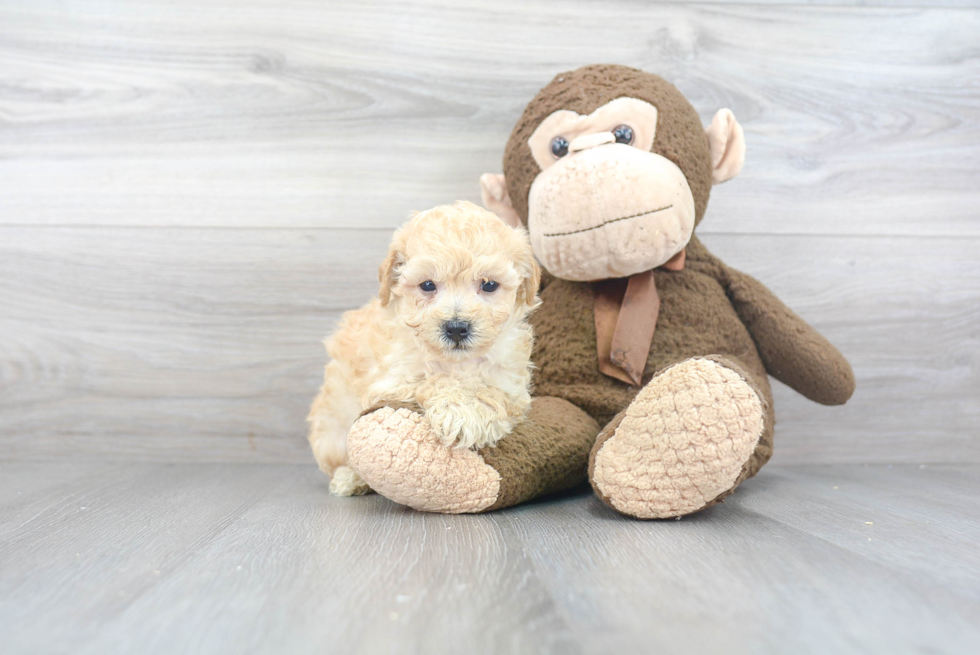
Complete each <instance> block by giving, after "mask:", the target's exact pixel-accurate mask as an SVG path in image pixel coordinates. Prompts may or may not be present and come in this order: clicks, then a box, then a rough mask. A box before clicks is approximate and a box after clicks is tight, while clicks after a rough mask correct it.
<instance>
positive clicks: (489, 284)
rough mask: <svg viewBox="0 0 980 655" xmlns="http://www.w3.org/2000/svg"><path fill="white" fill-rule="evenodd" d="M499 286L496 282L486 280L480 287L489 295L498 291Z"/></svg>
mask: <svg viewBox="0 0 980 655" xmlns="http://www.w3.org/2000/svg"><path fill="white" fill-rule="evenodd" d="M499 286H500V285H499V284H497V283H496V282H494V281H493V280H485V281H484V282H483V284H481V285H480V288H481V289H483V290H484V291H486V292H487V293H493V292H494V291H496V290H497V287H499Z"/></svg>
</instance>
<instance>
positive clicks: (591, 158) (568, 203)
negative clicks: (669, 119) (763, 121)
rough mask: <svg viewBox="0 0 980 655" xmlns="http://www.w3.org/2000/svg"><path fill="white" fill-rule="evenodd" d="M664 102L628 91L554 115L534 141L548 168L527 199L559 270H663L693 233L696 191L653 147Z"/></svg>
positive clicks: (533, 227) (608, 273)
mask: <svg viewBox="0 0 980 655" xmlns="http://www.w3.org/2000/svg"><path fill="white" fill-rule="evenodd" d="M656 127H657V109H656V107H654V106H653V105H651V104H649V103H646V102H643V101H642V100H636V99H634V98H619V99H617V100H613V101H612V102H609V103H607V104H605V105H603V106H602V107H600V108H599V109H597V110H596V111H594V112H592V113H591V114H589V115H587V116H582V115H579V114H577V113H575V112H572V111H568V110H560V111H557V112H555V113H553V114H551V115H550V116H548V117H547V118H546V119H545V120H544V121H543V122H542V123H541V124H540V125H539V126H538V128H537V129H536V130H535V131H534V134H532V135H531V138H530V139H529V141H528V145H529V146H530V148H531V153H532V155H533V156H534V159H535V161H536V162H537V164H538V166H539V167H540V168H541V173H540V174H539V175H538V176H537V177H536V178H535V180H534V182H533V184H532V185H531V190H530V194H529V196H528V230H529V232H530V236H531V244H532V246H533V248H534V253H535V255H537V257H538V259H539V260H540V261H541V263H542V265H543V266H544V267H545V268H546V269H548V271H550V272H551V273H552V274H553V275H555V276H556V277H560V278H564V279H566V280H573V281H582V282H585V281H591V280H602V279H607V278H616V277H626V276H629V275H632V274H634V273H639V272H641V271H646V270H650V269H653V268H656V267H658V266H660V265H662V264H664V263H665V262H667V261H668V260H669V259H670V258H671V257H673V256H674V255H675V254H677V253H678V252H680V250H681V249H683V248H684V246H686V245H687V242H688V241H689V240H690V238H691V234H692V233H693V231H694V223H695V207H694V197H693V195H692V193H691V187H690V185H689V184H688V182H687V178H686V177H685V176H684V174H683V173H682V172H681V170H680V168H678V167H677V166H676V165H675V164H674V163H673V162H671V161H670V160H668V159H667V158H665V157H663V156H661V155H659V154H656V153H654V152H651V151H650V150H651V148H652V147H653V142H654V139H655V137H656Z"/></svg>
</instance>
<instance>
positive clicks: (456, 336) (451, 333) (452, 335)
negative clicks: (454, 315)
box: [442, 319, 470, 345]
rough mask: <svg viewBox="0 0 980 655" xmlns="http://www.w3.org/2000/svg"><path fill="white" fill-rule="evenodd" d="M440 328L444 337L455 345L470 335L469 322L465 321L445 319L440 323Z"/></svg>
mask: <svg viewBox="0 0 980 655" xmlns="http://www.w3.org/2000/svg"><path fill="white" fill-rule="evenodd" d="M442 330H443V332H444V333H445V335H446V337H447V338H448V339H449V340H450V341H452V342H453V343H455V344H456V345H459V344H460V343H462V342H463V341H466V340H467V339H468V338H469V337H470V324H469V323H468V322H466V321H457V320H455V319H453V320H451V321H446V322H445V323H443V324H442Z"/></svg>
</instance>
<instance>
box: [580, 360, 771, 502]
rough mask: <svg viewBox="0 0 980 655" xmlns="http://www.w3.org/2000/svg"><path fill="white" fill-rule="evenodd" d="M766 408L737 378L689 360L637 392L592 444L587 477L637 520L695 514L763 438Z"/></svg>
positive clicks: (725, 490) (717, 496) (727, 484)
mask: <svg viewBox="0 0 980 655" xmlns="http://www.w3.org/2000/svg"><path fill="white" fill-rule="evenodd" d="M764 416H765V408H764V406H763V403H762V401H761V400H760V397H759V394H758V393H757V392H756V391H755V389H754V387H753V386H752V385H751V384H750V383H749V382H748V381H747V380H746V379H745V378H744V377H743V376H742V375H740V374H739V373H738V372H736V371H734V370H732V369H731V368H729V367H727V366H724V365H723V364H720V363H719V362H717V361H714V360H712V359H702V358H695V359H688V360H685V361H683V362H681V363H679V364H676V365H674V366H671V367H670V368H668V369H666V370H664V371H663V372H662V373H660V374H659V375H658V376H657V377H655V378H653V379H652V380H651V381H650V382H649V384H647V385H646V386H645V387H644V388H643V389H641V390H640V392H639V394H637V396H636V398H635V399H634V400H633V402H632V403H631V404H630V405H629V407H627V408H626V409H625V410H624V411H623V412H620V414H619V415H618V416H617V417H616V418H615V419H613V420H612V421H611V422H610V423H609V425H607V426H606V428H605V429H604V430H603V431H602V433H601V434H600V435H599V438H598V439H597V440H596V444H595V447H594V448H593V450H592V456H591V457H590V459H589V479H590V480H591V482H592V487H593V488H594V489H595V492H596V494H597V495H598V496H599V497H600V498H601V499H602V500H603V502H605V503H606V504H608V505H610V506H611V507H613V508H614V509H616V510H618V511H619V512H622V513H623V514H628V515H630V516H635V517H637V518H642V519H662V518H670V517H676V516H683V515H686V514H691V513H693V512H697V511H698V510H701V509H704V508H705V507H708V506H710V505H713V504H714V503H716V502H718V501H719V500H721V499H722V498H723V497H724V496H727V495H728V494H729V493H731V492H732V491H733V490H734V488H735V486H736V484H737V483H738V482H739V481H740V477H741V475H742V472H743V468H744V467H745V466H746V463H747V462H748V461H749V459H750V458H751V457H752V453H753V452H754V450H755V447H756V445H757V444H758V442H759V437H760V436H761V435H762V432H763V427H764V425H763V418H764Z"/></svg>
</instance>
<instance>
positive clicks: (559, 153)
mask: <svg viewBox="0 0 980 655" xmlns="http://www.w3.org/2000/svg"><path fill="white" fill-rule="evenodd" d="M551 154H553V155H554V156H555V158H556V159H561V158H562V157H564V156H565V155H567V154H568V139H566V138H565V137H563V136H556V137H555V138H554V139H552V140H551Z"/></svg>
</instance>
